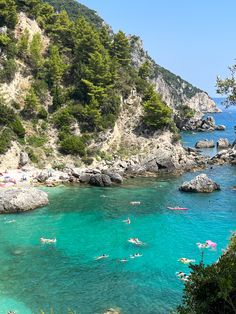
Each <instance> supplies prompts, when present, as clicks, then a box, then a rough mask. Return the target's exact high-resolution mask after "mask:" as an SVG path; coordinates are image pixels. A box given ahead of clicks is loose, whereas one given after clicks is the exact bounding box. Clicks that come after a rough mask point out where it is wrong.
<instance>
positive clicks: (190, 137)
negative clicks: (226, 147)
mask: <svg viewBox="0 0 236 314" xmlns="http://www.w3.org/2000/svg"><path fill="white" fill-rule="evenodd" d="M214 100H215V102H216V104H217V106H218V107H219V108H220V109H222V112H221V113H213V114H207V115H206V116H209V115H210V116H213V117H214V119H215V121H216V124H217V125H220V124H224V125H225V126H226V130H225V131H215V132H204V133H203V132H182V134H181V135H182V141H183V143H184V145H185V146H189V147H194V145H195V144H196V142H197V141H199V140H203V139H207V140H214V142H215V144H216V142H217V141H218V139H219V138H228V140H229V142H230V143H233V142H234V140H235V139H236V133H235V130H234V126H236V107H235V106H231V107H229V108H227V109H226V108H225V107H224V106H223V105H222V99H220V98H215V99H214ZM202 153H203V154H205V155H209V156H213V155H215V154H216V153H217V149H216V148H208V149H203V150H202Z"/></svg>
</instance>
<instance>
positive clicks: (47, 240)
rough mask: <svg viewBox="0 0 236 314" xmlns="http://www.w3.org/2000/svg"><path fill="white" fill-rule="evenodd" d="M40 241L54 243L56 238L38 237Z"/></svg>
mask: <svg viewBox="0 0 236 314" xmlns="http://www.w3.org/2000/svg"><path fill="white" fill-rule="evenodd" d="M40 242H41V243H43V244H52V243H56V242H57V239H56V238H54V239H46V238H40Z"/></svg>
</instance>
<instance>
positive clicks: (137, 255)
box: [130, 253, 143, 259]
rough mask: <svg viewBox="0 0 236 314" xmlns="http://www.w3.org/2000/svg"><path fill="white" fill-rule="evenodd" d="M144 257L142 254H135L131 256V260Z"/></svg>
mask: <svg viewBox="0 0 236 314" xmlns="http://www.w3.org/2000/svg"><path fill="white" fill-rule="evenodd" d="M142 256H143V255H142V254H139V253H135V254H133V255H130V258H132V259H134V258H137V257H142Z"/></svg>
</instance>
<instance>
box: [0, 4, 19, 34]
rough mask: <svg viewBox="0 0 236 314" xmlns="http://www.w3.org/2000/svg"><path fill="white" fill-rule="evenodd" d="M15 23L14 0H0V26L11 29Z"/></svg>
mask: <svg viewBox="0 0 236 314" xmlns="http://www.w3.org/2000/svg"><path fill="white" fill-rule="evenodd" d="M16 23H17V11H16V4H15V1H14V0H0V27H2V26H7V27H9V28H11V29H13V28H14V27H15V26H16Z"/></svg>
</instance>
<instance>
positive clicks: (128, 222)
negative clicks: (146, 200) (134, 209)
mask: <svg viewBox="0 0 236 314" xmlns="http://www.w3.org/2000/svg"><path fill="white" fill-rule="evenodd" d="M123 222H124V223H126V224H127V225H130V224H131V221H130V219H129V217H128V218H127V219H125V220H123Z"/></svg>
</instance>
